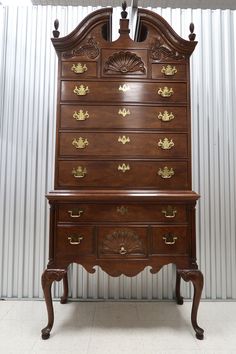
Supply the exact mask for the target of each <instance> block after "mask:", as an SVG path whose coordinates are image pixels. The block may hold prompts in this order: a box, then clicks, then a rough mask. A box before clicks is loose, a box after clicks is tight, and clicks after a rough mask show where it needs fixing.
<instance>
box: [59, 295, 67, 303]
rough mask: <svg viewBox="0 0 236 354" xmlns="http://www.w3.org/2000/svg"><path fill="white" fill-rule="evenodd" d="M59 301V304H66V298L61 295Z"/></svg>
mask: <svg viewBox="0 0 236 354" xmlns="http://www.w3.org/2000/svg"><path fill="white" fill-rule="evenodd" d="M60 303H61V304H67V298H66V297H63V296H62V297H61V299H60Z"/></svg>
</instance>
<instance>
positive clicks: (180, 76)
mask: <svg viewBox="0 0 236 354" xmlns="http://www.w3.org/2000/svg"><path fill="white" fill-rule="evenodd" d="M152 78H153V79H159V80H168V81H170V80H186V78H187V71H186V65H184V64H176V63H174V64H171V63H165V64H152Z"/></svg>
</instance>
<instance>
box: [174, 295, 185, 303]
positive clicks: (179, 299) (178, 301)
mask: <svg viewBox="0 0 236 354" xmlns="http://www.w3.org/2000/svg"><path fill="white" fill-rule="evenodd" d="M176 303H177V305H183V303H184V298H183V296H180V297H178V298H177V299H176Z"/></svg>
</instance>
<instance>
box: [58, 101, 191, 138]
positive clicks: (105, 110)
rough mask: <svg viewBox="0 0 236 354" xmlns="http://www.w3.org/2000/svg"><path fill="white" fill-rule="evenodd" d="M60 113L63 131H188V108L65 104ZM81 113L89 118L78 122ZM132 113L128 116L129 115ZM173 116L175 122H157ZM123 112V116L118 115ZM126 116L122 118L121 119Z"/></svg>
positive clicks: (172, 120)
mask: <svg viewBox="0 0 236 354" xmlns="http://www.w3.org/2000/svg"><path fill="white" fill-rule="evenodd" d="M60 107H61V110H60V116H59V119H60V128H61V129H75V130H83V129H88V128H90V129H97V130H98V131H99V130H100V129H142V130H146V131H147V130H148V129H158V130H159V131H160V130H165V131H169V130H171V131H175V130H180V131H186V129H187V109H186V107H185V106H182V107H178V106H168V107H167V106H163V105H160V106H158V105H157V104H156V105H153V106H147V105H140V106H137V105H131V104H119V105H118V104H117V105H116V106H114V105H112V106H111V105H107V106H106V107H104V105H101V106H98V105H93V106H92V105H89V104H85V103H83V104H82V103H81V104H79V103H78V104H77V105H75V104H62V105H61V106H60ZM80 111H82V114H85V113H86V112H87V114H88V115H89V118H86V119H84V120H76V119H75V118H74V117H73V115H74V114H75V113H79V112H80ZM127 111H128V112H129V113H128V114H126V112H127ZM165 111H166V112H167V114H172V115H173V116H174V118H173V119H171V120H167V121H162V120H161V119H159V118H158V116H159V115H160V114H162V115H163V114H164V112H165ZM119 112H120V113H119ZM122 113H123V115H122Z"/></svg>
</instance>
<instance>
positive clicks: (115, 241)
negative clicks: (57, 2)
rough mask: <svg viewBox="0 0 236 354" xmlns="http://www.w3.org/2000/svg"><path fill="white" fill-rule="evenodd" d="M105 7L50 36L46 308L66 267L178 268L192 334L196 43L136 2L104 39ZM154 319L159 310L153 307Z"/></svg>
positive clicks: (116, 270) (198, 284)
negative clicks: (52, 122)
mask: <svg viewBox="0 0 236 354" xmlns="http://www.w3.org/2000/svg"><path fill="white" fill-rule="evenodd" d="M111 27H112V9H111V8H105V9H101V10H98V11H95V12H93V13H91V14H90V15H89V16H87V17H86V18H85V19H84V20H83V21H82V22H81V23H80V24H79V25H78V26H77V27H76V28H75V30H74V31H72V32H71V33H70V34H69V35H67V36H65V37H62V38H59V31H58V21H55V30H54V31H53V34H54V38H53V39H52V43H53V45H54V47H55V49H56V52H57V55H58V93H57V95H58V97H57V130H56V159H55V188H54V191H52V192H51V193H49V194H48V195H47V198H48V200H49V203H50V240H49V262H48V265H47V268H46V270H45V271H44V273H43V275H42V287H43V291H44V295H45V301H46V305H47V311H48V324H47V326H46V327H45V328H44V329H43V330H42V338H43V339H47V338H49V336H50V331H51V329H52V326H53V321H54V315H53V305H52V295H51V286H52V283H53V281H59V280H63V284H64V294H63V296H62V297H61V303H65V302H66V301H67V296H68V280H67V268H68V266H69V264H71V263H73V262H74V263H77V264H81V265H82V266H83V267H84V268H85V269H86V270H87V271H88V272H90V273H93V272H94V266H95V265H98V266H100V267H101V268H102V269H103V270H104V271H105V272H106V273H108V274H109V275H111V276H119V275H121V274H125V275H127V276H130V277H131V276H134V275H136V274H138V273H139V272H141V271H142V270H143V269H144V268H145V267H146V266H150V267H151V272H152V273H156V272H158V271H159V270H160V269H161V268H162V267H163V266H165V265H167V264H170V263H173V264H175V265H176V299H177V303H178V304H182V303H183V298H182V296H181V295H180V279H181V278H183V279H184V280H185V281H191V282H192V283H193V286H194V297H193V306H192V314H191V321H192V326H193V328H194V330H195V332H196V336H197V338H198V339H202V338H203V329H201V328H200V327H199V326H198V324H197V310H198V305H199V301H200V297H201V292H202V287H203V276H202V273H201V272H200V271H199V270H198V266H197V263H196V239H195V204H196V201H197V199H198V198H199V196H198V195H197V194H196V193H195V192H193V191H192V190H191V127H190V122H191V120H190V79H189V57H190V55H191V54H192V52H193V50H194V48H195V46H196V43H197V42H195V41H194V39H195V34H194V33H193V32H194V26H193V24H191V25H190V35H189V40H184V39H182V38H181V37H179V36H178V35H177V34H176V33H175V32H174V30H173V29H172V28H171V27H170V25H169V24H168V23H167V22H166V21H165V20H164V19H163V18H162V17H161V16H159V15H158V14H156V13H153V12H151V11H148V10H145V9H138V13H137V25H136V31H135V38H134V40H132V39H131V38H130V36H129V32H130V30H129V20H128V19H127V12H126V4H125V3H124V4H123V5H122V12H121V20H120V29H119V33H120V37H119V39H118V40H116V41H114V42H112V40H111ZM157 316H158V314H157Z"/></svg>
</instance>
